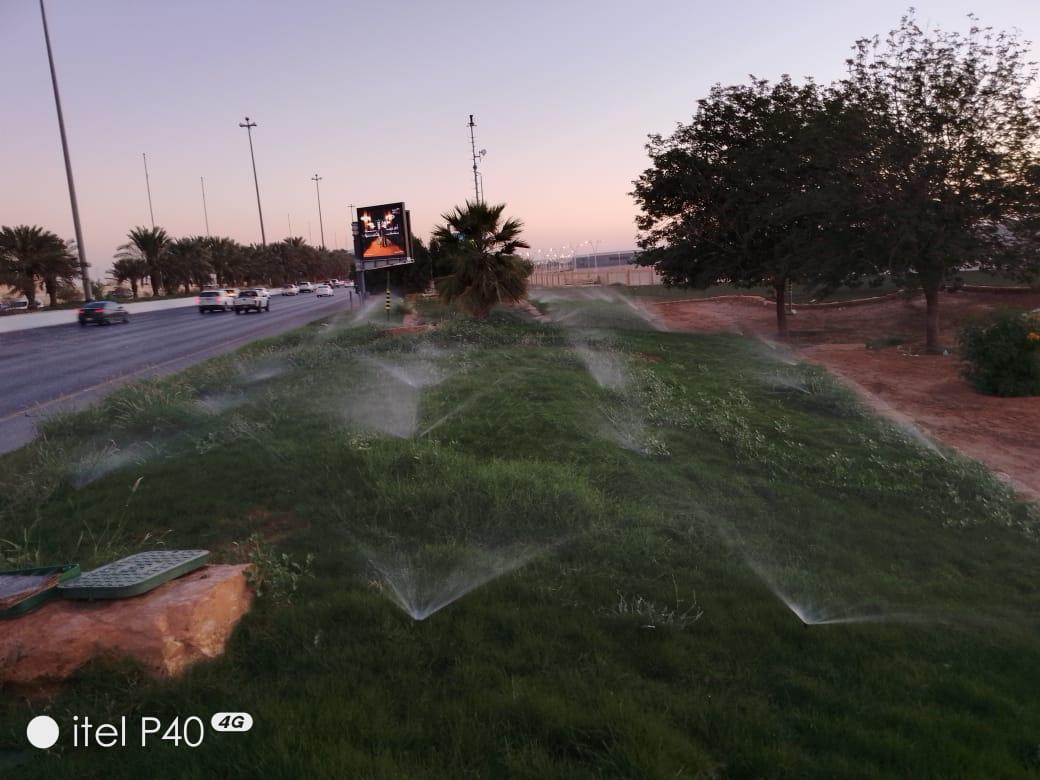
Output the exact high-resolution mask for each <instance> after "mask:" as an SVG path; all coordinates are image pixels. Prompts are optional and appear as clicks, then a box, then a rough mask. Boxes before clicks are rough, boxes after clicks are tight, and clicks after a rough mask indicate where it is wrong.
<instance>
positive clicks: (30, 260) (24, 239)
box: [0, 225, 78, 310]
mask: <svg viewBox="0 0 1040 780" xmlns="http://www.w3.org/2000/svg"><path fill="white" fill-rule="evenodd" d="M73 262H74V261H73V260H72V258H71V255H70V254H69V249H68V246H67V245H66V244H65V242H64V241H63V240H62V239H60V238H58V236H56V235H55V234H54V233H51V232H50V231H49V230H44V229H43V228H41V227H38V226H36V225H32V226H29V225H18V226H16V227H4V228H2V229H0V282H3V283H5V284H9V285H11V286H12V287H15V288H17V289H19V290H21V292H22V294H23V295H25V299H26V301H28V304H29V309H30V310H35V309H36V286H37V282H38V281H42V282H44V283H45V284H47V282H48V280H52V284H51V286H49V287H48V288H47V291H48V292H49V293H50V295H51V305H54V304H55V303H56V302H57V300H56V297H55V296H56V294H57V286H58V285H57V283H58V280H59V279H61V278H63V276H64V274H65V270H67V269H72V270H71V274H72V275H74V274H75V271H76V270H78V266H76V265H74V264H72V265H70V263H73Z"/></svg>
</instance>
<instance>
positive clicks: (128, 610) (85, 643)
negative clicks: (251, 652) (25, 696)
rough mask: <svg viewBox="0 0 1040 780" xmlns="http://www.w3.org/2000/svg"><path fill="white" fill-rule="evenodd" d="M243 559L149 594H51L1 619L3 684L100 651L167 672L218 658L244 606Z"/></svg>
mask: <svg viewBox="0 0 1040 780" xmlns="http://www.w3.org/2000/svg"><path fill="white" fill-rule="evenodd" d="M247 569H249V566H248V565H240V566H224V565H221V566H205V567H203V568H201V569H199V570H198V571H194V572H192V573H190V574H186V575H185V576H183V577H179V578H177V579H175V580H171V581H170V582H167V583H165V584H163V585H160V586H159V587H158V588H156V589H155V590H153V591H151V592H150V593H146V594H144V595H143V596H137V597H135V598H130V599H121V600H113V601H72V600H66V599H60V598H58V599H55V600H53V601H51V602H49V603H47V604H46V605H45V606H43V607H42V608H41V609H39V610H38V611H36V612H33V613H31V614H28V615H24V616H23V617H20V618H15V619H13V620H5V621H0V683H10V684H14V685H30V686H32V685H48V684H53V683H55V682H60V681H62V680H65V679H68V678H69V677H71V676H72V675H74V674H75V673H76V672H77V671H78V670H79V669H81V668H82V667H83V666H85V665H86V664H87V663H89V662H90V661H92V660H94V659H98V658H112V659H119V658H127V657H129V658H132V659H134V660H135V661H137V662H138V663H140V664H141V665H142V666H143V667H144V668H145V669H146V670H147V671H148V672H150V673H151V674H154V675H156V676H159V677H172V676H175V675H178V674H180V673H181V672H183V671H184V670H185V669H186V668H187V667H189V666H190V665H191V664H193V663H195V662H196V661H199V660H202V659H205V658H215V657H217V656H219V655H221V654H222V653H223V652H224V646H225V644H226V643H227V640H228V638H229V637H230V636H231V632H232V631H233V630H234V628H235V625H236V624H237V623H238V621H239V620H240V619H241V618H242V616H243V615H244V614H245V613H246V612H248V611H249V608H250V607H251V606H252V603H253V592H252V590H250V588H249V585H248V583H247V581H246V571H247Z"/></svg>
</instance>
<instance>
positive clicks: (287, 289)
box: [282, 284, 300, 295]
mask: <svg viewBox="0 0 1040 780" xmlns="http://www.w3.org/2000/svg"><path fill="white" fill-rule="evenodd" d="M299 294H300V288H299V287H297V286H296V285H295V284H287V285H285V286H284V287H282V295H299Z"/></svg>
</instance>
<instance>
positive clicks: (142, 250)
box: [116, 227, 172, 295]
mask: <svg viewBox="0 0 1040 780" xmlns="http://www.w3.org/2000/svg"><path fill="white" fill-rule="evenodd" d="M127 238H128V239H130V240H129V241H128V242H127V243H125V244H123V245H122V246H121V247H119V253H118V254H117V255H116V257H134V258H140V259H142V260H144V261H145V263H147V264H148V277H149V281H150V283H151V286H152V295H159V294H160V292H161V290H162V289H163V287H164V285H163V264H164V262H165V261H166V255H167V251H168V250H169V247H170V244H171V242H172V239H171V238H170V236H169V235H168V234H167V232H166V231H165V230H164V229H163V228H161V227H160V228H145V227H135V228H134V229H133V230H131V231H130V232H129V233H128V234H127Z"/></svg>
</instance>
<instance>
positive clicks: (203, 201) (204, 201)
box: [199, 176, 209, 236]
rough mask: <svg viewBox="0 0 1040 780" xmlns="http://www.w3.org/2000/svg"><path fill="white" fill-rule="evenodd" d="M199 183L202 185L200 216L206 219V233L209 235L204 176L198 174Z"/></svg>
mask: <svg viewBox="0 0 1040 780" xmlns="http://www.w3.org/2000/svg"><path fill="white" fill-rule="evenodd" d="M199 183H200V184H201V185H202V217H203V219H205V220H206V235H207V236H208V235H209V210H208V209H207V208H206V177H205V176H200V177H199Z"/></svg>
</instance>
